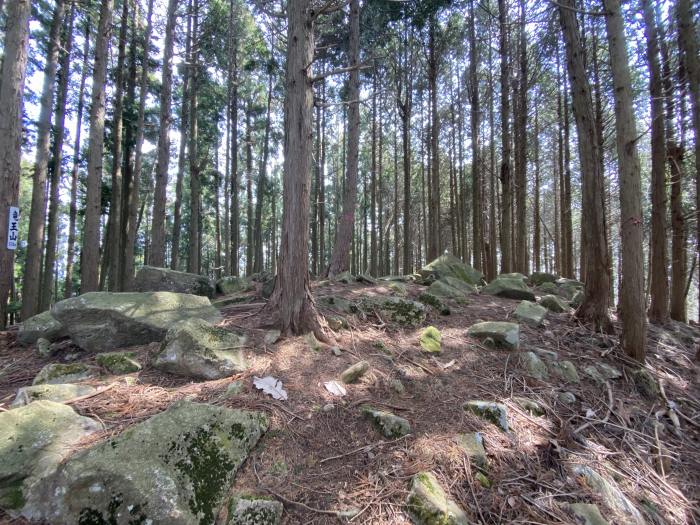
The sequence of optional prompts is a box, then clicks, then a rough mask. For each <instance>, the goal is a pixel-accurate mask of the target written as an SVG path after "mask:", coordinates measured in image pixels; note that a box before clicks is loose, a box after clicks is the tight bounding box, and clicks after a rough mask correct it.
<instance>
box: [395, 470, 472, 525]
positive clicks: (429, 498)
mask: <svg viewBox="0 0 700 525" xmlns="http://www.w3.org/2000/svg"><path fill="white" fill-rule="evenodd" d="M406 510H407V511H408V513H409V514H410V516H411V518H412V519H413V520H414V522H415V523H416V524H417V525H468V523H469V520H468V518H467V515H466V513H465V512H464V510H463V509H462V508H461V507H460V506H459V505H457V503H455V501H454V500H452V499H450V498H448V496H447V494H446V493H445V490H444V489H443V488H442V486H441V485H440V482H439V481H438V480H437V478H436V477H435V475H434V474H433V473H432V472H419V473H418V474H416V475H415V476H413V479H412V481H411V491H410V492H409V493H408V497H407V498H406Z"/></svg>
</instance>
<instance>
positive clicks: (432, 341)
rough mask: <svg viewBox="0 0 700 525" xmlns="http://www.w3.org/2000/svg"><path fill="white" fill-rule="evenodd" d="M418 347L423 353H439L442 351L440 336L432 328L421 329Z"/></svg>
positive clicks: (438, 332) (436, 330) (435, 329)
mask: <svg viewBox="0 0 700 525" xmlns="http://www.w3.org/2000/svg"><path fill="white" fill-rule="evenodd" d="M419 342H420V346H421V348H422V349H423V350H424V351H425V352H429V353H432V354H437V353H440V351H441V350H442V348H441V346H442V334H441V333H440V330H438V329H437V328H435V327H434V326H428V327H426V328H424V329H423V331H422V332H421V334H420V338H419Z"/></svg>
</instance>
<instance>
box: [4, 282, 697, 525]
mask: <svg viewBox="0 0 700 525" xmlns="http://www.w3.org/2000/svg"><path fill="white" fill-rule="evenodd" d="M407 287H408V293H409V296H411V297H417V296H418V295H419V293H420V291H422V290H424V289H425V288H424V287H421V286H419V285H416V284H412V283H407ZM391 293H392V292H391V290H390V289H389V288H387V287H386V286H384V285H382V284H378V285H362V284H359V283H357V284H356V283H353V284H348V285H345V284H339V283H334V284H331V285H324V286H318V285H317V284H314V294H315V295H316V296H317V297H320V296H324V295H335V296H342V297H346V298H348V299H350V300H353V299H357V300H359V299H360V298H361V297H364V296H367V295H372V294H387V295H389V294H391ZM250 296H251V303H250V304H245V303H244V304H234V305H231V306H230V307H227V308H224V309H223V310H222V313H223V315H224V322H223V325H224V326H225V327H227V328H230V329H232V330H236V331H239V332H244V333H246V334H247V335H248V337H249V345H248V347H247V348H246V352H245V353H246V356H247V357H248V359H249V362H250V363H251V366H250V369H249V370H247V371H246V372H245V373H244V374H240V375H238V376H234V377H231V378H226V379H222V380H217V381H209V382H192V381H191V380H187V379H180V378H176V377H175V376H171V375H167V374H164V373H161V372H159V371H158V370H155V369H154V368H151V367H149V366H148V365H146V366H145V367H144V369H143V370H142V371H141V372H139V373H136V374H131V375H132V376H134V377H136V381H135V382H131V384H129V382H127V381H125V380H124V378H123V376H119V377H104V376H103V377H102V378H101V379H100V380H99V381H98V380H95V381H92V384H94V385H98V384H99V385H101V386H109V387H110V388H109V389H108V390H106V391H104V392H103V393H101V394H99V395H96V396H93V397H90V398H88V399H83V400H78V401H76V402H74V403H72V406H73V407H74V408H75V409H76V410H77V411H78V412H80V413H81V414H84V415H87V416H90V417H93V418H96V419H98V420H100V421H101V422H102V423H104V425H105V427H106V429H107V430H106V431H105V432H103V433H101V434H99V435H93V436H91V439H92V440H95V439H104V438H105V437H106V436H107V435H112V434H116V433H119V432H121V431H123V430H124V429H125V428H126V427H128V426H130V425H133V424H135V423H137V422H140V421H143V420H144V419H145V418H147V417H149V416H151V415H153V414H155V413H158V412H161V411H163V410H164V409H166V408H167V407H168V406H169V405H170V404H172V403H173V402H174V401H176V400H178V399H182V398H188V399H191V400H195V401H201V402H207V403H213V404H217V405H221V406H227V407H233V408H248V409H255V410H262V411H265V412H266V413H268V415H269V416H270V418H271V422H272V423H271V427H270V430H269V431H268V432H267V434H266V435H265V436H264V437H263V438H262V440H261V441H260V443H259V444H258V446H257V447H256V449H255V450H254V451H253V452H252V453H251V455H250V457H249V458H248V461H247V462H246V463H245V465H244V467H242V469H241V470H240V471H239V473H238V475H237V476H236V480H235V485H234V487H233V489H234V490H241V489H246V490H249V491H252V492H255V493H260V494H265V493H267V494H269V495H272V496H273V497H276V498H278V499H280V500H281V501H283V502H284V507H285V513H284V518H283V523H286V524H297V523H299V524H301V523H308V524H325V523H329V524H330V523H347V522H348V521H350V522H352V523H367V524H370V523H371V524H408V523H410V520H409V517H408V515H407V514H406V513H405V509H404V502H405V500H406V496H407V494H408V490H409V488H410V481H411V478H412V476H413V475H414V474H416V473H417V472H420V471H426V470H429V471H432V472H433V473H434V474H435V475H436V476H437V478H438V480H440V481H441V483H442V485H443V487H445V489H446V490H447V491H448V492H449V494H450V496H451V497H452V498H453V499H454V500H455V501H456V502H457V503H458V504H459V505H460V506H462V507H463V508H464V509H465V510H466V511H467V514H468V515H469V517H470V519H471V521H472V522H474V523H478V522H481V523H494V524H496V523H574V519H573V518H572V517H571V516H570V515H569V514H568V513H567V511H566V505H563V504H564V503H566V502H591V503H597V504H598V505H599V507H600V509H601V511H602V513H603V515H604V516H605V518H606V519H607V520H608V521H609V522H610V523H625V522H629V519H627V518H625V516H624V515H623V514H617V513H616V512H617V510H616V509H613V508H610V507H609V504H608V503H609V502H606V500H605V496H601V494H600V493H598V492H596V489H595V487H592V486H590V485H589V484H588V483H586V480H585V478H584V477H582V476H577V475H576V474H575V473H574V472H573V470H572V467H573V466H574V465H587V466H589V467H591V468H592V469H594V470H596V471H598V472H600V473H604V474H605V477H607V478H608V479H611V480H612V483H613V484H614V483H616V484H617V485H618V486H619V488H620V489H621V490H622V492H623V493H624V494H625V495H626V496H627V497H628V498H629V500H631V501H632V502H633V503H634V505H635V506H636V507H637V508H638V509H639V510H640V511H642V512H643V513H644V514H645V517H646V519H647V521H648V522H650V523H654V522H656V523H668V524H685V523H700V510H699V509H700V506H699V499H700V384H699V382H698V367H697V363H694V361H693V359H694V356H695V352H696V348H695V347H694V345H697V340H698V339H697V338H698V337H700V332H699V331H698V330H697V328H684V329H683V331H682V333H684V334H686V336H685V338H684V337H680V335H681V330H680V328H679V327H678V326H677V325H676V326H671V327H667V328H666V329H660V328H657V327H651V328H650V330H649V345H648V346H649V349H648V353H649V358H648V363H647V369H648V370H649V371H650V372H651V373H652V374H653V375H654V376H655V377H656V378H657V380H659V381H660V382H661V383H662V385H663V387H664V388H663V392H664V393H665V397H666V400H667V401H668V402H667V401H666V400H664V399H663V398H662V397H659V398H658V399H655V400H648V399H645V398H644V397H642V396H640V394H639V393H638V392H637V390H636V388H635V384H634V381H633V380H632V377H631V371H632V370H633V369H634V365H633V363H632V362H630V361H629V360H627V359H626V358H625V357H624V356H623V355H621V353H620V351H619V349H618V341H617V338H616V337H614V336H612V337H611V336H605V335H600V334H596V333H593V332H591V331H590V330H589V329H587V328H585V327H583V326H580V325H579V324H578V323H576V322H575V321H574V320H573V319H572V318H571V316H570V314H566V313H565V314H553V313H549V314H548V316H547V321H546V325H545V326H544V327H540V328H535V327H529V326H527V325H525V324H521V327H520V352H523V351H531V350H532V351H539V352H542V351H543V350H544V351H554V352H557V353H558V354H559V359H560V360H570V361H571V362H572V363H574V364H575V365H576V368H577V369H578V371H579V374H580V376H581V381H580V383H577V384H576V383H568V384H567V383H564V382H562V381H561V380H559V379H558V378H556V377H554V376H550V379H549V380H547V381H540V380H535V379H532V378H530V377H528V375H527V373H526V372H525V370H524V369H523V368H522V367H521V366H520V363H519V359H518V353H517V352H508V351H505V350H498V349H490V348H487V347H485V346H483V345H481V344H480V343H479V342H478V341H476V340H473V339H470V338H469V337H468V336H467V328H468V327H469V326H471V325H472V324H474V323H475V322H477V321H478V320H483V321H490V320H493V321H505V320H508V319H509V318H510V317H511V316H512V312H513V311H514V309H515V307H516V306H517V304H518V301H514V300H508V299H501V298H497V297H492V296H486V295H472V296H470V297H469V302H468V304H461V305H460V304H450V307H451V315H446V316H441V315H438V313H437V312H435V311H432V312H431V313H429V314H428V319H427V320H426V322H425V325H426V326H427V325H428V324H430V325H433V326H435V327H437V328H439V330H440V331H441V333H442V352H441V353H440V354H439V355H435V354H432V355H431V354H427V353H426V352H424V351H422V350H421V347H420V344H419V342H418V338H419V335H420V332H421V329H422V327H419V328H416V329H405V328H399V327H396V326H391V325H389V324H386V323H385V322H384V321H383V320H382V319H380V318H379V317H378V316H375V315H373V314H368V315H346V314H340V313H338V312H332V311H328V310H325V309H323V308H321V311H322V312H323V313H324V314H327V315H333V316H341V317H345V319H346V321H347V323H348V328H346V329H342V330H339V331H337V332H334V333H333V335H334V337H335V339H336V343H335V344H336V345H337V346H338V347H339V348H340V349H342V352H340V355H339V356H336V355H335V354H334V353H333V352H332V351H331V348H330V347H325V346H324V347H321V348H320V349H317V350H314V349H312V348H310V346H309V344H308V341H307V340H306V339H305V338H301V337H300V338H291V339H283V340H281V341H279V342H278V343H275V344H273V345H267V344H265V342H264V339H263V338H264V335H265V333H266V330H267V329H266V328H264V327H262V328H261V323H262V322H264V320H263V319H261V318H260V315H259V310H260V299H259V298H258V297H257V296H256V295H255V292H251V293H250ZM689 331H691V335H690V336H687V334H688V333H689ZM693 336H694V337H695V338H696V339H695V343H692V340H693ZM684 341H685V343H684ZM158 347H159V345H158V344H157V343H154V344H151V345H148V346H145V347H137V348H133V349H130V350H134V351H136V352H137V353H138V355H139V357H140V359H139V360H140V361H141V362H142V363H148V361H149V358H150V356H152V355H153V354H154V353H155V352H156V351H157V350H158ZM75 351H77V348H76V347H67V348H66V349H64V350H63V351H62V354H59V356H58V357H56V356H55V357H53V358H51V361H55V360H57V359H61V358H62V356H65V355H66V354H68V353H71V352H75ZM544 353H546V352H543V354H544ZM80 360H81V361H83V362H86V363H90V362H91V360H92V358H91V356H89V355H81V356H80ZM360 360H366V361H368V362H369V363H370V365H371V368H370V370H369V371H368V372H367V373H366V374H365V375H364V376H363V377H362V379H361V380H360V381H359V382H358V383H357V384H351V385H347V386H346V388H347V395H346V396H344V397H334V396H332V395H331V394H330V392H328V391H327V390H326V388H324V385H323V384H324V382H327V381H331V380H335V379H338V378H339V375H340V374H341V372H343V370H345V369H346V368H347V367H349V366H350V365H352V364H354V363H356V362H357V361H360ZM49 361H50V360H49V359H44V358H41V357H39V356H38V354H37V353H36V352H35V351H33V350H31V349H25V348H22V347H21V346H19V345H18V344H17V343H16V342H15V333H14V332H12V331H9V332H4V333H0V410H3V407H8V406H9V404H10V403H11V402H12V399H13V398H14V395H15V393H16V390H17V389H18V388H19V387H22V386H27V385H29V384H31V381H32V379H33V378H34V376H35V375H36V374H37V372H38V371H39V370H40V369H41V368H42V367H43V366H44V365H45V364H47V363H48V362H49ZM601 361H602V362H605V363H607V364H609V365H611V366H614V367H615V368H617V369H619V370H620V371H622V372H623V377H621V378H619V379H615V380H610V381H608V383H607V386H606V384H603V385H601V384H596V383H595V382H594V381H592V380H591V378H589V377H588V376H587V375H586V374H584V373H582V371H583V369H584V368H585V367H586V366H588V365H591V364H594V363H599V362H601ZM268 375H270V376H273V377H275V378H277V379H280V380H281V381H282V382H283V384H284V388H285V389H286V391H287V392H288V395H289V397H288V399H287V400H286V401H276V400H273V399H272V398H270V397H268V396H266V395H265V394H264V393H262V392H261V391H260V390H257V389H256V388H255V387H254V386H253V377H254V376H259V377H262V376H268ZM396 380H399V381H400V382H401V384H402V385H403V387H404V391H403V392H401V388H400V386H397V385H398V383H397V382H396ZM233 381H241V382H242V384H243V389H242V392H241V393H239V394H237V395H228V394H227V388H228V387H229V385H230V384H231V383H232V382H233ZM565 391H566V392H571V393H573V394H575V396H576V401H575V402H574V403H572V404H563V403H561V402H560V400H559V394H560V393H562V392H565ZM517 397H525V398H529V399H532V400H534V401H537V402H538V403H539V404H540V405H541V406H542V407H544V408H545V414H544V416H540V417H538V416H534V415H530V414H529V413H527V412H526V411H525V410H524V409H523V408H521V406H520V405H519V404H518V403H517V402H516V401H514V398H517ZM473 399H481V400H486V401H498V402H501V403H503V404H505V405H506V407H507V409H508V420H509V425H510V429H511V430H510V433H504V432H502V431H500V430H499V429H497V428H496V427H495V426H494V425H493V424H491V423H487V422H485V421H484V420H482V419H479V418H477V417H476V416H474V415H472V414H470V413H468V412H466V411H465V410H464V409H463V407H462V405H463V404H464V402H465V401H467V400H473ZM363 405H371V406H373V407H376V408H379V409H382V410H388V411H391V412H393V413H394V414H396V415H399V416H401V417H404V418H406V419H407V420H408V421H409V422H410V424H411V433H410V434H409V435H407V436H404V437H403V438H399V439H388V438H383V437H382V436H381V435H380V434H379V433H378V432H377V431H376V430H375V429H374V428H373V427H372V425H371V424H370V423H369V421H368V420H367V419H365V418H364V417H363V415H362V412H361V407H362V406H363ZM669 405H670V406H671V407H675V408H676V410H675V411H674V412H675V414H677V417H678V422H679V424H678V425H674V424H673V422H672V419H670V418H669V417H668V414H669V412H667V411H666V410H667V408H668V406H669ZM657 421H658V423H659V424H656V423H657ZM582 425H587V426H586V427H585V428H583V429H581V430H579V431H578V432H576V430H577V429H579V427H581V426H582ZM474 431H478V432H480V433H481V434H482V435H483V438H484V446H485V448H486V452H487V455H488V461H489V465H488V469H487V476H488V480H490V483H491V486H490V487H484V486H482V484H480V483H479V482H478V481H477V480H476V479H475V478H474V474H475V472H476V470H475V469H474V468H473V467H472V466H471V465H470V464H469V460H468V458H467V457H466V456H465V455H464V453H463V452H462V451H461V449H460V448H459V446H458V445H457V443H456V442H455V436H456V435H457V434H460V433H465V432H474ZM87 444H88V443H85V445H87ZM661 456H663V461H662V462H660V461H659V458H660V457H661ZM660 463H661V464H663V468H661V466H660ZM618 510H619V509H618ZM343 511H347V515H346V516H352V517H351V518H348V517H341V516H343V514H342V512H343ZM0 523H2V524H8V523H15V524H19V523H25V522H23V521H21V520H14V521H12V520H10V519H9V518H8V517H7V516H3V514H2V512H1V511H0Z"/></svg>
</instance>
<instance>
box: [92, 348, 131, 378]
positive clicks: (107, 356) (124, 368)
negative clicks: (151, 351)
mask: <svg viewBox="0 0 700 525" xmlns="http://www.w3.org/2000/svg"><path fill="white" fill-rule="evenodd" d="M135 356H136V354H135V353H134V352H104V353H101V354H97V355H96V356H95V361H96V362H97V364H98V365H100V366H102V367H104V368H106V369H107V370H109V371H110V372H111V373H112V374H115V375H118V374H131V373H133V372H138V371H139V370H141V363H139V362H138V361H136V360H135V359H134V357H135Z"/></svg>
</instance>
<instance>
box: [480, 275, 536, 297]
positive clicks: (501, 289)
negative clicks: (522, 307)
mask: <svg viewBox="0 0 700 525" xmlns="http://www.w3.org/2000/svg"><path fill="white" fill-rule="evenodd" d="M481 293H482V294H487V295H495V296H498V297H505V298H507V299H525V300H527V301H534V300H535V294H533V293H532V291H531V290H530V289H529V288H528V287H527V285H526V284H525V281H523V280H522V279H511V278H507V277H496V278H495V279H494V280H493V281H491V282H490V283H489V284H487V285H486V286H484V287H483V288H482V289H481Z"/></svg>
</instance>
